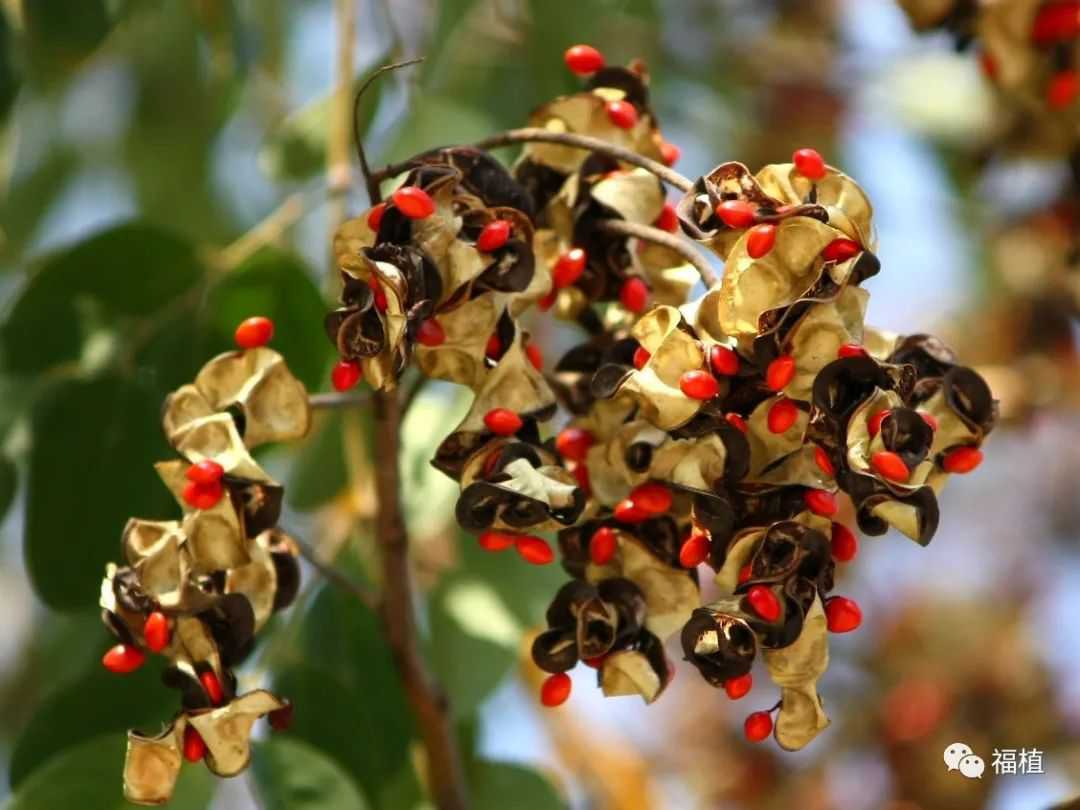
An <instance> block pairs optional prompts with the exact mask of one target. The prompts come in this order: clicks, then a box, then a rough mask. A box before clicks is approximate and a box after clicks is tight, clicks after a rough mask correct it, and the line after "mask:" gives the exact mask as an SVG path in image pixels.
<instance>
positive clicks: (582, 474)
mask: <svg viewBox="0 0 1080 810" xmlns="http://www.w3.org/2000/svg"><path fill="white" fill-rule="evenodd" d="M570 472H572V473H573V474H574V478H576V479H577V483H578V487H580V488H581V490H582V492H584V493H585V494H586V495H591V494H592V485H591V484H590V483H589V468H588V467H587V466H586V465H585V464H584V463H582V462H580V461H579V462H578V463H577V464H575V465H574V469H572V470H571V471H570Z"/></svg>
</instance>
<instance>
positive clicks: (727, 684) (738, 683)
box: [724, 672, 754, 700]
mask: <svg viewBox="0 0 1080 810" xmlns="http://www.w3.org/2000/svg"><path fill="white" fill-rule="evenodd" d="M753 687H754V678H753V676H752V675H751V674H750V673H749V672H747V673H746V674H745V675H740V676H738V677H737V678H728V679H727V680H726V681H724V691H725V692H727V696H728V697H729V698H731V699H732V700H738V699H739V698H742V697H746V695H747V694H749V692H750V690H751V689H752V688H753Z"/></svg>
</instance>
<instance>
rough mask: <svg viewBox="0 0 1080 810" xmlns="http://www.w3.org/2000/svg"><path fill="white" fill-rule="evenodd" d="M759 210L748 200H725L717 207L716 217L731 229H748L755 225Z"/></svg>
mask: <svg viewBox="0 0 1080 810" xmlns="http://www.w3.org/2000/svg"><path fill="white" fill-rule="evenodd" d="M756 213H757V209H756V208H755V207H754V206H753V205H751V204H750V203H748V202H747V201H746V200H724V202H722V203H720V204H719V205H718V206H716V216H718V217H719V218H720V221H721V222H723V223H724V224H725V225H727V226H728V227H729V228H736V229H737V228H748V227H749V226H751V225H753V224H754V217H755V215H756Z"/></svg>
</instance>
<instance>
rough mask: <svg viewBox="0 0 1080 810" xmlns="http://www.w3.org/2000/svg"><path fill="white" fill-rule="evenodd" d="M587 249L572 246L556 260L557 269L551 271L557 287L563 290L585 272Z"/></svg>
mask: <svg viewBox="0 0 1080 810" xmlns="http://www.w3.org/2000/svg"><path fill="white" fill-rule="evenodd" d="M586 258H587V257H586V255H585V251H584V250H582V249H581V248H571V249H570V250H568V251H566V253H564V254H563V255H562V256H560V257H559V258H558V260H557V261H556V262H555V269H554V270H552V271H551V280H552V283H553V284H554V285H555V289H557V290H561V289H562V288H563V287H569V286H570V285H571V284H573V283H574V282H575V281H577V280H578V279H579V278H581V274H582V273H584V272H585V262H586Z"/></svg>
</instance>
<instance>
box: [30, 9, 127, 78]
mask: <svg viewBox="0 0 1080 810" xmlns="http://www.w3.org/2000/svg"><path fill="white" fill-rule="evenodd" d="M22 9H23V24H24V25H25V29H26V30H25V34H26V42H27V52H28V55H29V61H30V66H31V68H32V69H33V72H34V73H35V74H37V75H38V76H39V77H40V78H42V79H45V80H51V79H57V78H62V77H63V76H66V75H67V74H69V73H71V72H73V71H74V70H75V69H76V68H78V67H79V65H80V64H82V62H83V60H84V59H86V57H88V56H89V55H90V54H91V53H93V51H94V49H95V48H97V46H98V45H100V44H101V42H102V41H103V40H104V39H105V35H106V34H108V33H109V15H108V13H107V11H106V9H105V0H48V2H30V3H23V4H22Z"/></svg>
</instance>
